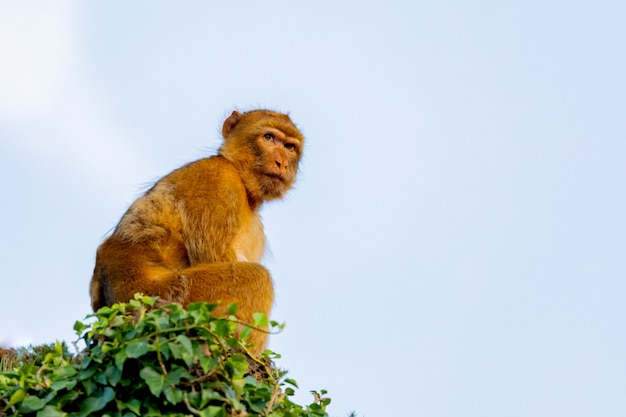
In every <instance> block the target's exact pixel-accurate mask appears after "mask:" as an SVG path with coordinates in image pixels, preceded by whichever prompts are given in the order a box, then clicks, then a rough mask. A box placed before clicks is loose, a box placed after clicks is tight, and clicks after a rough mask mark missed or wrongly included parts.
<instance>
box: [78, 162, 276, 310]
mask: <svg viewBox="0 0 626 417" xmlns="http://www.w3.org/2000/svg"><path fill="white" fill-rule="evenodd" d="M233 208H236V209H238V215H237V216H233V215H232V214H231V213H229V211H230V210H232V209H233ZM235 220H236V221H237V222H238V223H239V224H233V223H234V222H235ZM209 242H210V243H209ZM264 245H265V238H264V234H263V226H262V224H261V222H260V219H259V217H258V214H257V213H256V212H254V211H252V209H251V207H250V206H249V204H248V196H247V193H246V188H245V186H244V185H243V182H242V180H241V178H240V176H239V174H238V171H237V169H236V168H235V167H234V166H233V165H232V164H231V163H230V162H229V161H227V160H226V159H225V158H223V157H221V156H213V157H210V158H205V159H201V160H199V161H195V162H192V163H190V164H188V165H186V166H184V167H182V168H179V169H177V170H176V171H174V172H172V173H171V174H169V175H167V176H166V177H164V178H162V179H161V180H160V181H159V182H157V183H156V184H155V185H154V187H152V188H151V189H150V190H149V191H148V192H147V193H146V194H145V195H143V196H142V197H140V198H138V199H137V200H136V201H135V202H134V203H133V204H132V205H131V206H130V208H129V209H128V211H127V212H126V213H125V214H124V216H123V217H122V219H121V220H120V222H119V224H118V226H117V227H116V228H115V231H114V232H113V234H112V235H111V236H110V237H109V238H108V239H107V240H106V241H105V242H104V243H103V244H102V245H101V246H100V248H99V250H98V253H99V254H100V252H106V253H107V262H102V261H101V260H100V259H99V258H100V257H98V256H97V257H96V267H95V269H94V276H93V278H92V282H91V288H90V293H91V299H92V307H93V308H94V309H98V308H100V307H102V306H103V305H109V304H110V303H111V301H113V299H115V301H113V302H117V301H119V300H121V299H126V300H129V299H131V298H132V297H133V295H134V293H135V292H142V291H145V290H143V288H142V287H143V280H144V279H148V276H150V277H152V278H153V280H154V281H159V280H162V281H163V284H164V285H160V286H159V285H157V287H162V288H163V294H162V295H161V296H162V297H164V298H180V297H181V296H182V298H185V296H184V295H183V293H184V292H185V288H168V287H171V284H172V283H171V282H168V278H170V275H171V274H172V273H175V272H177V271H180V270H182V269H184V268H187V267H189V266H191V265H192V264H199V263H214V262H228V261H230V262H236V261H238V260H246V261H249V262H259V261H260V259H261V257H262V255H263V251H264ZM238 248H239V249H240V250H241V252H240V253H236V252H235V250H236V249H238ZM116 254H118V256H116ZM238 257H239V259H238ZM103 277H105V279H106V283H104V284H105V285H102V284H103V283H102V282H101V278H103ZM133 281H137V285H136V286H135V285H133ZM116 283H119V284H120V285H116ZM155 284H158V282H155ZM174 285H176V284H174ZM183 285H184V284H183ZM112 287H113V288H112ZM121 287H124V289H123V290H122V288H121ZM135 290H137V291H135ZM112 293H115V295H113V294H112Z"/></svg>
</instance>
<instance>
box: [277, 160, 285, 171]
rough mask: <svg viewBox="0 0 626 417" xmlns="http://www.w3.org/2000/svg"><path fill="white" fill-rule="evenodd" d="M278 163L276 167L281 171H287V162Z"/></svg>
mask: <svg viewBox="0 0 626 417" xmlns="http://www.w3.org/2000/svg"><path fill="white" fill-rule="evenodd" d="M275 162H276V167H277V168H278V169H279V170H281V171H284V170H286V169H287V162H281V161H275Z"/></svg>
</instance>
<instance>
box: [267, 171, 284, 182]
mask: <svg viewBox="0 0 626 417" xmlns="http://www.w3.org/2000/svg"><path fill="white" fill-rule="evenodd" d="M263 175H265V176H266V177H267V178H268V179H269V180H270V181H272V182H287V178H285V177H284V176H283V175H281V174H277V173H274V172H264V173H263Z"/></svg>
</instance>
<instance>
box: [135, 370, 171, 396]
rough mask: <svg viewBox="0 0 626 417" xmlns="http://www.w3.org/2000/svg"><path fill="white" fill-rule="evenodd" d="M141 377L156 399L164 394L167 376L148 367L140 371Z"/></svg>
mask: <svg viewBox="0 0 626 417" xmlns="http://www.w3.org/2000/svg"><path fill="white" fill-rule="evenodd" d="M139 376H140V377H141V379H143V380H144V381H145V382H146V384H147V385H148V388H150V392H151V393H152V395H154V396H155V397H158V396H159V395H161V393H162V392H163V387H164V384H165V376H164V375H162V374H160V373H159V372H157V371H155V370H154V369H152V368H150V367H149V366H146V367H145V368H143V369H142V370H141V371H139Z"/></svg>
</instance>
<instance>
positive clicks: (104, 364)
mask: <svg viewBox="0 0 626 417" xmlns="http://www.w3.org/2000/svg"><path fill="white" fill-rule="evenodd" d="M156 304H158V303H157V299H156V298H150V297H142V296H137V297H136V298H135V300H132V301H131V302H129V303H127V304H116V305H114V306H113V307H104V308H102V309H100V310H98V311H97V312H96V313H94V314H92V315H90V316H88V319H90V320H92V321H91V323H86V322H76V324H75V326H74V329H75V330H76V332H77V334H78V336H79V338H80V339H82V340H84V342H85V343H86V346H87V348H86V349H85V350H83V351H82V352H80V353H78V354H76V355H75V356H72V355H70V354H69V353H68V351H67V348H66V347H65V346H64V345H63V344H61V343H58V342H57V343H56V345H54V346H47V347H40V348H33V349H30V350H21V351H20V350H17V351H16V350H13V351H8V350H5V351H4V353H3V352H0V353H2V358H3V359H2V362H1V363H2V366H3V367H4V368H0V371H1V372H0V416H36V417H61V416H68V417H87V416H110V417H132V416H146V417H149V416H204V417H223V416H270V417H279V416H284V417H296V416H297V417H324V416H328V414H327V413H326V411H325V408H326V405H327V404H328V403H329V402H330V399H328V398H323V397H322V396H323V395H324V394H325V393H326V392H325V391H323V390H322V391H321V392H320V393H317V392H314V402H313V403H312V404H310V405H307V406H300V405H297V404H295V403H294V402H292V401H291V400H290V396H292V395H293V394H294V389H293V388H294V387H295V388H297V384H296V382H295V381H294V380H292V379H288V378H285V373H284V372H283V371H281V370H279V369H277V368H276V367H275V366H274V364H273V362H272V359H276V358H278V357H279V356H278V355H276V354H274V353H273V352H271V351H266V352H264V353H263V355H262V356H261V357H260V358H258V357H255V356H253V355H251V354H250V353H249V351H248V345H247V344H246V340H247V338H248V336H249V334H250V327H249V326H245V327H242V324H241V323H239V322H238V321H237V319H236V318H235V316H234V314H235V312H236V306H234V305H231V306H229V314H230V316H228V317H225V318H218V319H216V318H213V317H211V314H210V313H211V311H212V310H213V308H214V307H215V305H212V304H207V303H195V304H190V305H189V306H188V308H187V309H184V308H182V307H181V306H180V305H176V304H170V305H166V306H163V307H161V308H156V307H155V305H156ZM256 318H257V322H256V323H253V324H252V326H255V327H256V326H258V327H262V326H266V325H267V324H268V323H267V319H266V318H265V317H264V316H263V315H259V316H257V317H256ZM271 325H272V326H276V323H271ZM238 327H239V328H243V330H241V332H240V335H236V334H235V330H236V329H237V328H238ZM7 358H8V359H7ZM9 368H11V369H9Z"/></svg>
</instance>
